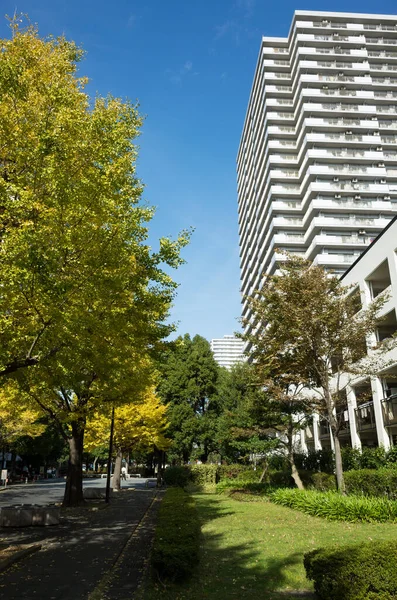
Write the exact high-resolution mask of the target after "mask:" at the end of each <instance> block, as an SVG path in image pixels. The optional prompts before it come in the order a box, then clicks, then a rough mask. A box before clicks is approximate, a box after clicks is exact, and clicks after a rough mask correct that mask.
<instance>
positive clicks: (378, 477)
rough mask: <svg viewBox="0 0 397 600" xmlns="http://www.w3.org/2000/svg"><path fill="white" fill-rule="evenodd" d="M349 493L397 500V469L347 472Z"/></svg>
mask: <svg viewBox="0 0 397 600" xmlns="http://www.w3.org/2000/svg"><path fill="white" fill-rule="evenodd" d="M345 484H346V491H347V492H348V493H349V494H356V495H358V496H359V495H362V496H374V497H378V498H385V497H387V498H389V499H390V500H397V469H395V468H394V469H391V468H382V469H376V470H374V469H360V470H358V471H347V473H345Z"/></svg>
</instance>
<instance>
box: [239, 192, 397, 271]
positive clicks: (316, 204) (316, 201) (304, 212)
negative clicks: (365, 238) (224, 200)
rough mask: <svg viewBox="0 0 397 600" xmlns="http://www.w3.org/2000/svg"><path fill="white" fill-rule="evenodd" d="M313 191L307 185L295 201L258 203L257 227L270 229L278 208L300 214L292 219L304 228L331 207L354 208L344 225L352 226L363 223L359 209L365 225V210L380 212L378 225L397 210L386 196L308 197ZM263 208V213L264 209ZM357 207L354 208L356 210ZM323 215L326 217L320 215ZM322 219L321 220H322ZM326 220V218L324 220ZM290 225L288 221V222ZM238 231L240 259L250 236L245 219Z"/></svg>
mask: <svg viewBox="0 0 397 600" xmlns="http://www.w3.org/2000/svg"><path fill="white" fill-rule="evenodd" d="M312 194H313V191H312V189H311V187H310V188H309V190H308V191H307V193H306V195H305V197H304V199H303V202H300V201H296V202H286V201H282V200H275V201H273V202H271V203H270V204H268V203H266V204H268V208H267V210H266V206H262V207H261V208H262V210H261V213H262V214H263V217H262V218H261V219H260V227H259V230H260V231H267V230H268V229H269V230H271V229H272V227H273V226H272V222H274V223H278V222H277V221H276V219H277V218H281V217H279V215H280V212H281V213H290V214H294V213H295V214H297V213H298V214H299V215H300V217H299V219H294V221H296V225H297V224H298V223H300V225H301V227H303V228H305V229H306V228H307V227H308V225H309V223H310V222H311V221H312V219H313V215H318V214H319V212H320V211H323V212H324V211H328V210H330V211H334V212H335V210H349V211H350V212H351V211H352V210H354V212H355V213H356V214H357V213H358V214H357V217H356V220H353V219H350V221H349V223H348V226H352V225H354V226H356V227H360V228H362V227H363V225H365V224H366V223H364V220H361V221H360V217H359V216H358V215H359V213H360V212H361V213H363V212H364V211H365V214H366V218H365V221H368V223H367V224H368V225H369V224H370V223H369V221H370V219H368V213H369V211H374V213H375V215H378V214H379V213H381V214H382V215H384V217H383V218H384V221H385V222H384V223H382V225H385V224H386V222H388V220H389V219H390V218H391V217H392V216H393V215H395V214H396V212H397V201H395V202H392V201H390V200H383V199H377V198H370V199H368V200H365V198H364V199H359V200H357V199H354V198H353V197H347V198H346V199H343V198H342V199H335V198H332V197H327V196H325V197H319V196H317V197H315V198H313V197H312ZM265 210H266V214H265V212H264V211H265ZM356 211H357V212H356ZM386 215H388V216H387V217H386ZM257 217H258V218H259V217H260V214H258V215H257ZM324 218H326V217H324ZM341 222H343V219H341ZM324 223H325V221H324ZM327 223H328V221H327ZM291 226H292V224H291ZM240 233H241V234H242V235H241V252H242V259H244V262H245V259H246V258H247V256H248V255H247V248H248V246H247V243H249V240H250V236H251V234H252V231H251V228H250V226H249V221H247V220H246V221H244V222H243V223H241V227H240Z"/></svg>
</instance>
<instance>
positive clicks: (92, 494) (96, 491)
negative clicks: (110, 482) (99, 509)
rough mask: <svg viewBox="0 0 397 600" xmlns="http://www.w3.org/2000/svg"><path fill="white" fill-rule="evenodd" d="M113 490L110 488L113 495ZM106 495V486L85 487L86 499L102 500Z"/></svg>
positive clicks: (84, 494)
mask: <svg viewBox="0 0 397 600" xmlns="http://www.w3.org/2000/svg"><path fill="white" fill-rule="evenodd" d="M112 493H113V490H110V495H112ZM105 496H106V488H104V487H88V488H84V489H83V497H84V500H101V499H102V498H105Z"/></svg>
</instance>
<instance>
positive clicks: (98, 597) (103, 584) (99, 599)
mask: <svg viewBox="0 0 397 600" xmlns="http://www.w3.org/2000/svg"><path fill="white" fill-rule="evenodd" d="M158 499H159V493H158V491H157V490H155V493H154V496H153V498H152V501H151V502H150V504H149V506H148V508H147V510H146V512H145V514H144V515H143V516H142V518H141V520H140V521H139V523H137V524H136V526H135V527H134V528H133V530H132V531H131V532H130V533H129V535H128V536H127V539H126V540H125V542H124V544H123V545H122V546H121V549H120V550H119V552H118V553H117V556H116V557H115V559H114V560H113V562H112V564H111V566H110V567H109V569H108V570H107V571H106V572H105V573H104V575H103V576H102V578H101V579H100V581H99V582H98V583H97V585H96V587H95V589H93V590H92V592H90V594H89V595H88V600H105V598H106V588H107V587H108V585H109V583H110V581H111V578H112V575H113V571H114V569H115V568H117V565H118V564H119V563H120V562H121V560H122V558H123V556H124V553H125V552H126V550H127V548H128V547H129V545H130V544H131V542H132V540H133V538H134V536H135V534H136V532H137V530H138V529H139V528H140V527H141V526H142V523H143V522H144V521H145V520H146V518H147V516H148V514H149V513H150V511H151V509H152V507H153V505H154V503H155V502H156V500H158Z"/></svg>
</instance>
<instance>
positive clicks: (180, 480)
mask: <svg viewBox="0 0 397 600" xmlns="http://www.w3.org/2000/svg"><path fill="white" fill-rule="evenodd" d="M190 477H191V473H190V467H188V466H186V467H167V469H166V470H165V471H164V481H165V483H166V485H169V486H178V487H181V488H183V487H185V486H186V485H187V484H188V482H189V481H190Z"/></svg>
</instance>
